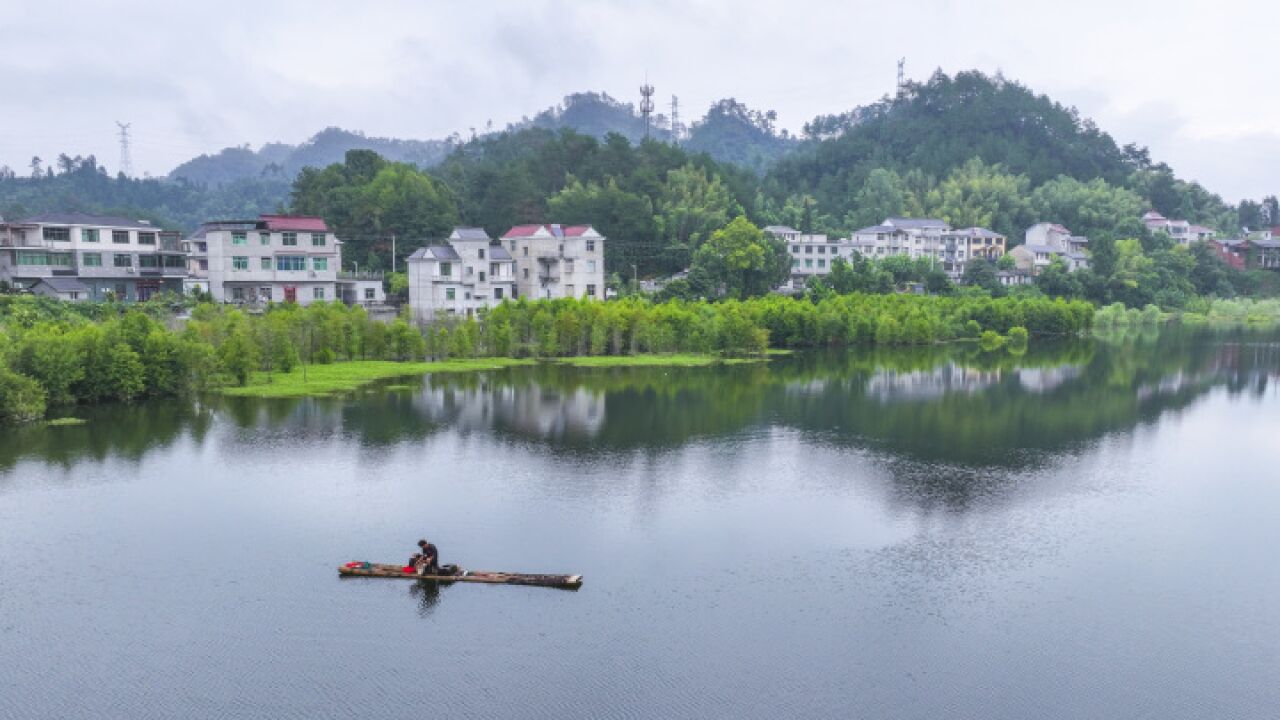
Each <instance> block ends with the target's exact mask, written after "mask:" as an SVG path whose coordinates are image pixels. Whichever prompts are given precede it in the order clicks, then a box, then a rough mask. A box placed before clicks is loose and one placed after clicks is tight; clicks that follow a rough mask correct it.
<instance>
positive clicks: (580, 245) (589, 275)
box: [502, 225, 605, 300]
mask: <svg viewBox="0 0 1280 720" xmlns="http://www.w3.org/2000/svg"><path fill="white" fill-rule="evenodd" d="M604 243H605V237H604V236H603V235H601V234H600V233H598V232H596V230H595V228H593V227H591V226H590V225H567V226H566V225H517V226H515V227H513V228H511V229H510V230H508V231H507V232H506V234H504V235H503V236H502V246H503V247H504V248H506V249H507V251H508V252H509V253H510V254H511V257H512V259H513V260H514V261H515V272H516V278H515V280H516V282H515V289H516V296H517V297H522V298H529V299H530V300H538V299H543V298H566V297H573V298H586V299H593V300H603V299H604V279H605V268H604Z"/></svg>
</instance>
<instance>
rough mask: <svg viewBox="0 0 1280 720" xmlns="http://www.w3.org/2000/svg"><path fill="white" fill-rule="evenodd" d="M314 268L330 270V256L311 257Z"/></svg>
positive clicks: (312, 267)
mask: <svg viewBox="0 0 1280 720" xmlns="http://www.w3.org/2000/svg"><path fill="white" fill-rule="evenodd" d="M311 269H312V270H328V269H329V258H311Z"/></svg>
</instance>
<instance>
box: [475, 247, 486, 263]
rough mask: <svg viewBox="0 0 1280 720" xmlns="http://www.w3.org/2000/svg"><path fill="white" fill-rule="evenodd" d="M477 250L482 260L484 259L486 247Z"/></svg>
mask: <svg viewBox="0 0 1280 720" xmlns="http://www.w3.org/2000/svg"><path fill="white" fill-rule="evenodd" d="M476 252H478V253H480V254H479V255H478V256H477V257H479V258H480V259H481V260H483V259H484V248H480V249H479V250H477V251H476Z"/></svg>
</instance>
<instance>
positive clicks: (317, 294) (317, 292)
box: [311, 287, 324, 300]
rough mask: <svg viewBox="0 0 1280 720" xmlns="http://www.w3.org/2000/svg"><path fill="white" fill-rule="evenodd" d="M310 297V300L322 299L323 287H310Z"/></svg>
mask: <svg viewBox="0 0 1280 720" xmlns="http://www.w3.org/2000/svg"><path fill="white" fill-rule="evenodd" d="M311 299H312V300H323V299H324V288H322V287H318V288H311Z"/></svg>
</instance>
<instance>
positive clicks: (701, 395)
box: [0, 333, 1280, 719]
mask: <svg viewBox="0 0 1280 720" xmlns="http://www.w3.org/2000/svg"><path fill="white" fill-rule="evenodd" d="M1278 375H1280V343H1277V342H1276V341H1275V340H1274V339H1267V338H1261V339H1259V338H1234V339H1231V338H1219V339H1206V338H1191V337H1185V336H1180V335H1177V334H1175V333H1165V334H1163V335H1160V336H1158V337H1153V336H1145V337H1144V336H1140V337H1130V338H1126V339H1122V340H1116V341H1113V342H1108V343H1101V342H1081V343H1075V344H1070V345H1061V346H1049V345H1044V346H1039V347H1033V348H1032V351H1031V352H1030V353H1028V354H1027V355H1025V356H1022V357H1014V356H1010V355H1008V354H1004V353H1000V354H988V355H983V354H981V353H978V352H976V351H973V350H968V351H962V350H948V351H942V350H917V351H897V352H877V353H865V352H864V353H849V354H836V355H805V356H797V357H793V358H787V359H782V360H778V361H775V362H773V363H771V364H769V365H768V366H767V367H766V366H758V367H731V368H719V369H695V370H670V369H669V370H661V369H657V370H655V369H646V370H586V371H573V370H567V369H563V368H554V367H540V368H525V369H514V370H510V371H504V372H496V373H488V374H482V375H459V376H453V377H444V376H439V377H428V378H423V379H421V380H419V381H416V382H414V383H412V384H411V386H410V387H409V388H407V389H403V388H401V389H385V388H384V389H378V390H372V391H368V392H363V393H359V394H356V395H353V396H351V397H347V398H342V399H323V400H305V401H271V402H267V401H236V402H230V401H216V400H208V401H206V402H204V403H198V404H192V403H157V404H149V405H144V406H140V407H136V408H123V409H122V408H104V409H100V410H98V411H94V412H89V413H82V415H84V416H85V417H87V418H88V419H89V420H90V422H89V424H87V425H84V426H81V427H63V428H29V429H23V430H19V431H10V432H9V433H7V434H6V436H5V437H3V438H0V557H3V558H4V559H3V562H4V566H5V567H4V571H3V573H2V574H0V717H2V718H175V717H219V718H346V717H385V718H401V717H403V718H422V717H449V718H489V717H530V718H544V717H545V718H567V717H575V718H576V717H582V718H612V717H619V718H631V717H636V718H640V717H664V718H665V717H675V718H708V717H715V718H757V717H759V718H772V717H866V718H938V717H964V718H970V717H981V718H1029V717H1036V718H1103V717H1124V718H1161V719H1167V718H1206V717H1214V718H1275V717H1277V716H1278V715H1280V682H1278V679H1280V562H1277V557H1276V554H1277V548H1280V521H1278V518H1280V392H1277V390H1276V389H1275V388H1276V385H1275V384H1274V383H1275V381H1276V380H1277V376H1278ZM423 535H425V536H427V537H430V538H431V539H432V540H434V541H435V542H436V543H437V544H438V545H439V546H440V548H441V553H442V555H443V560H444V561H445V562H456V563H460V564H462V565H464V566H467V567H472V568H478V569H495V570H517V571H527V572H565V573H582V574H583V575H585V577H586V582H585V585H584V586H583V588H582V589H581V590H580V591H578V592H568V591H559V590H548V589H541V588H522V587H486V586H471V585H458V586H453V587H432V586H428V585H426V584H418V583H413V582H410V581H389V580H367V579H348V580H340V579H339V578H338V577H337V575H336V572H335V566H337V565H338V564H340V563H341V562H345V561H347V560H354V559H361V560H363V559H368V560H373V561H390V562H399V561H402V560H403V559H404V558H406V557H407V556H408V555H409V553H410V552H411V551H412V550H413V543H414V541H415V540H417V538H418V537H420V536H423Z"/></svg>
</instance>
